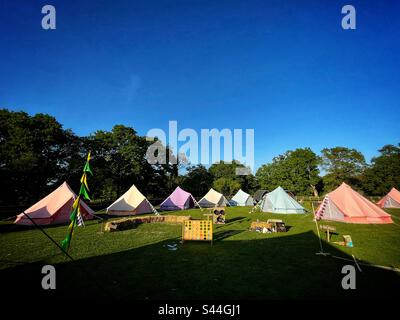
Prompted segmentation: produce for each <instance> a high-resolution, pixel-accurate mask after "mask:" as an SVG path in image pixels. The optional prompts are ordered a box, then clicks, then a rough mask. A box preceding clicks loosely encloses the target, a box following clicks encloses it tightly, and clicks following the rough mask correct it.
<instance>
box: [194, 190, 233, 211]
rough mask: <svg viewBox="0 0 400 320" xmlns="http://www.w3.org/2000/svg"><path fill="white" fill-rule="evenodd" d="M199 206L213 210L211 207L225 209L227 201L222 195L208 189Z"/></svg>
mask: <svg viewBox="0 0 400 320" xmlns="http://www.w3.org/2000/svg"><path fill="white" fill-rule="evenodd" d="M199 205H200V206H201V207H203V208H213V207H226V206H227V205H229V203H228V200H226V198H225V197H224V195H223V194H222V193H219V192H217V191H215V190H214V189H212V188H211V189H210V191H208V192H207V194H206V195H205V196H204V197H203V198H201V200H200V201H199Z"/></svg>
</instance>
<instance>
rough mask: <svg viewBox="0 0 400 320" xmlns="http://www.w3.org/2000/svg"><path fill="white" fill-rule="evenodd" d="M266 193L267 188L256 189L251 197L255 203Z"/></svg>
mask: <svg viewBox="0 0 400 320" xmlns="http://www.w3.org/2000/svg"><path fill="white" fill-rule="evenodd" d="M267 193H268V190H262V189H260V190H257V191H256V193H255V194H254V196H253V198H254V200H255V202H256V203H258V202H260V201H261V200H262V198H263V197H264V196H265V195H266V194H267Z"/></svg>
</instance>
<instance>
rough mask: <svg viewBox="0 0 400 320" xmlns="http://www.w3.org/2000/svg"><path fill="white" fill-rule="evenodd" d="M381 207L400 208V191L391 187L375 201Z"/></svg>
mask: <svg viewBox="0 0 400 320" xmlns="http://www.w3.org/2000/svg"><path fill="white" fill-rule="evenodd" d="M377 205H378V206H380V207H381V208H400V191H399V190H397V189H396V188H392V190H390V192H389V193H388V194H387V195H386V196H384V197H383V198H382V199H381V200H379V201H378V203H377Z"/></svg>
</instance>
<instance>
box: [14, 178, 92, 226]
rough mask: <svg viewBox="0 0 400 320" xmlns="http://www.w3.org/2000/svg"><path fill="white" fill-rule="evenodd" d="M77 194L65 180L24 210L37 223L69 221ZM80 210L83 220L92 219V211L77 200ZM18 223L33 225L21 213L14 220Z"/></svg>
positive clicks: (49, 223)
mask: <svg viewBox="0 0 400 320" xmlns="http://www.w3.org/2000/svg"><path fill="white" fill-rule="evenodd" d="M76 198H77V195H76V194H75V193H74V192H73V191H72V189H71V187H70V186H69V185H68V183H67V182H64V183H63V184H62V185H60V186H59V187H58V188H57V189H55V190H54V191H53V192H51V193H50V194H48V195H47V196H46V197H44V198H43V199H41V200H39V201H38V202H37V203H35V204H34V205H33V206H31V207H30V208H28V209H27V210H25V211H24V212H25V213H26V214H28V215H29V217H30V218H31V219H32V220H33V221H34V222H35V223H36V224H38V225H51V224H60V223H67V222H69V216H70V214H71V209H72V205H73V203H74V201H75V200H76ZM79 204H80V208H79V209H80V212H81V214H82V218H83V219H84V220H88V219H93V214H94V211H93V210H92V209H90V208H89V207H88V206H87V205H86V204H85V203H84V202H83V201H82V200H80V202H79ZM15 223H16V224H19V225H33V223H32V221H31V220H29V218H27V217H26V216H25V215H24V214H23V213H21V214H19V215H18V216H17V218H16V220H15Z"/></svg>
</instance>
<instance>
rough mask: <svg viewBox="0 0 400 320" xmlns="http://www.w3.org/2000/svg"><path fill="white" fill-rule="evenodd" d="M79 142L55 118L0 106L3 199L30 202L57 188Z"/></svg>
mask: <svg viewBox="0 0 400 320" xmlns="http://www.w3.org/2000/svg"><path fill="white" fill-rule="evenodd" d="M76 142H77V139H76V137H75V136H74V134H73V133H72V132H71V131H66V130H64V129H63V128H62V125H61V124H60V123H58V122H57V120H56V119H55V118H54V117H51V116H49V115H45V114H40V113H39V114H36V115H34V116H29V115H28V114H27V113H25V112H13V111H9V110H7V109H0V180H1V181H2V182H3V183H2V184H1V187H0V188H1V190H0V193H1V195H2V198H1V199H0V202H2V203H8V204H29V203H32V202H34V201H36V200H37V199H38V198H40V197H42V196H43V195H45V194H46V193H48V192H49V191H50V190H52V189H54V187H55V186H57V185H58V184H60V183H61V182H62V178H63V176H64V175H65V172H66V170H68V168H69V165H68V164H69V159H70V157H71V156H72V155H71V150H73V148H74V147H75V146H76Z"/></svg>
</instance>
